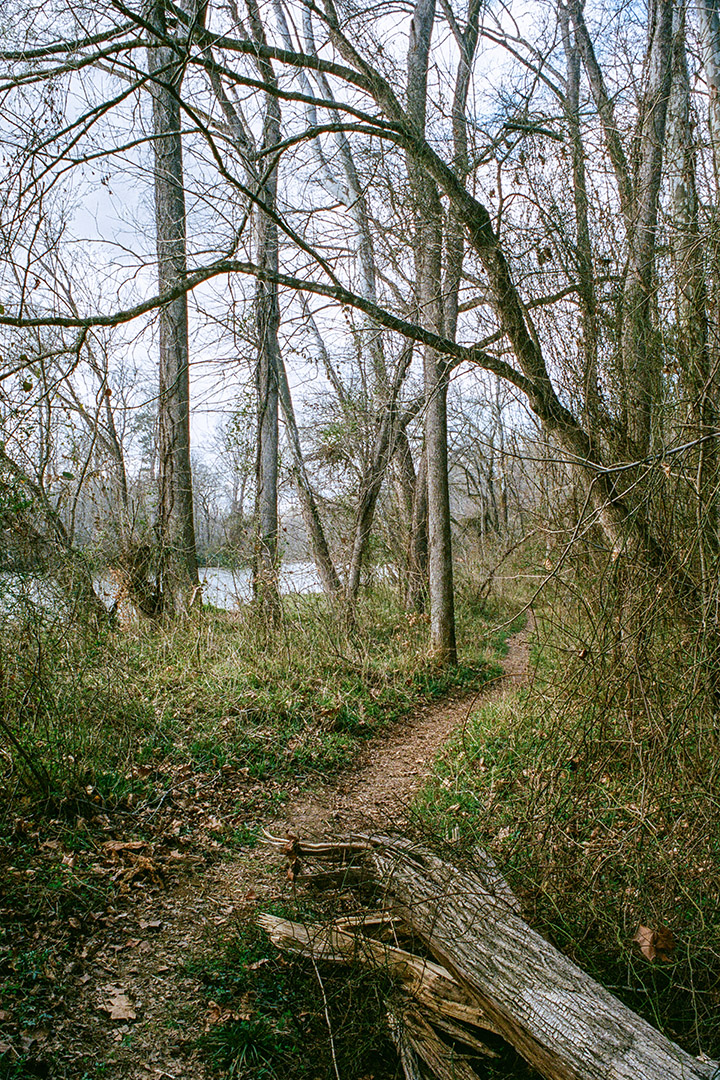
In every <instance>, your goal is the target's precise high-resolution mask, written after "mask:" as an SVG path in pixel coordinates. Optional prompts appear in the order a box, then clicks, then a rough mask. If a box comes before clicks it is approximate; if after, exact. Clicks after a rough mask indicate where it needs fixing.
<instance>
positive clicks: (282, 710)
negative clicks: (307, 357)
mask: <svg viewBox="0 0 720 1080" xmlns="http://www.w3.org/2000/svg"><path fill="white" fill-rule="evenodd" d="M460 625H461V632H460V633H461V648H463V665H462V666H461V667H459V668H457V669H455V670H453V671H443V670H440V669H438V668H437V667H435V666H433V665H432V664H431V663H429V662H428V661H427V659H426V651H427V625H426V622H425V620H423V619H419V618H417V616H413V617H408V616H406V615H405V613H404V612H403V611H402V610H401V608H400V607H399V606H398V604H397V603H396V601H395V600H394V598H393V596H392V594H391V593H390V592H389V591H385V590H383V589H380V590H377V591H376V593H375V594H374V595H373V596H371V597H366V598H364V599H363V600H362V602H361V604H360V605H359V609H358V613H357V624H356V627H355V629H354V632H353V633H352V634H349V633H348V632H347V630H346V629H343V628H342V627H341V626H339V625H338V624H337V623H336V622H335V621H333V620H332V619H331V618H330V617H329V616H328V613H327V610H326V608H325V606H324V604H323V603H322V601H320V600H319V599H318V598H315V597H297V598H289V599H288V600H287V601H286V603H285V606H284V613H283V620H282V622H281V625H280V626H279V627H278V628H277V630H276V631H275V632H273V633H271V634H270V633H267V632H266V631H264V630H263V629H262V628H261V627H259V626H258V624H257V623H255V622H254V621H253V619H252V618H251V616H250V614H249V612H244V613H242V614H239V615H228V614H226V613H222V612H217V611H202V612H198V613H196V614H195V615H194V616H193V617H192V618H191V619H188V620H187V621H186V622H184V623H183V624H181V625H177V626H174V627H158V626H155V627H149V626H148V627H143V628H139V629H137V630H135V631H131V632H125V633H120V632H111V631H109V630H108V631H106V632H104V633H101V634H98V633H92V632H90V631H89V630H88V629H87V628H83V627H81V626H73V625H69V626H68V625H67V623H65V622H63V621H62V619H61V618H60V617H59V616H58V617H54V616H51V615H49V614H48V613H47V612H44V613H43V612H42V611H37V610H33V609H31V608H24V609H23V610H22V611H16V612H15V613H14V615H12V614H11V615H10V616H7V617H6V618H5V621H4V623H3V625H2V626H0V639H1V640H0V717H2V725H0V728H2V730H0V750H1V751H2V755H3V757H2V763H3V769H4V771H5V779H6V787H5V792H4V794H5V799H4V801H3V804H2V807H0V989H1V992H2V1005H0V1008H2V1009H4V1010H6V1011H7V1012H8V1014H9V1016H10V1022H11V1029H10V1036H9V1037H12V1038H14V1036H13V1035H12V1032H13V1031H14V1032H15V1034H17V1031H18V1030H19V1028H18V1024H21V1025H25V1026H27V1027H29V1028H32V1027H36V1026H38V1025H41V1024H42V1023H44V1022H45V1021H44V1019H43V1017H44V1016H45V1014H46V1013H47V1014H48V1015H52V1014H53V1013H54V1010H56V1009H57V1007H58V1001H59V1000H60V999H61V997H62V993H63V988H64V986H65V982H66V981H67V979H71V978H72V976H66V975H64V974H63V973H64V971H65V970H69V967H70V966H71V963H72V961H73V960H74V959H76V954H77V953H78V951H80V949H81V942H82V941H83V940H84V939H85V938H86V937H87V935H89V934H92V933H94V932H95V930H96V928H97V927H98V926H100V927H101V926H102V925H103V919H104V917H105V914H106V913H107V912H108V910H111V909H112V908H113V907H114V906H115V907H116V906H118V905H120V904H122V903H123V902H124V900H123V897H124V895H125V894H129V898H130V899H132V894H133V893H134V892H136V890H138V889H139V890H141V891H142V890H144V889H153V888H162V889H167V888H168V887H170V885H171V883H172V880H173V878H177V876H178V875H180V874H182V873H187V872H195V871H196V869H197V867H198V866H202V865H207V864H208V863H210V862H212V860H213V859H217V858H223V857H226V856H227V855H229V854H233V853H236V852H238V851H240V850H246V849H248V848H251V847H252V846H254V845H255V844H256V843H257V838H258V834H259V828H260V825H261V823H262V821H263V820H267V817H268V815H271V814H273V813H275V812H277V809H278V807H279V806H281V805H282V804H283V802H284V801H285V800H286V799H287V798H288V797H289V795H290V793H291V792H297V791H298V790H299V789H305V788H309V787H312V785H313V784H315V783H317V782H318V780H319V779H320V778H323V779H325V778H327V777H328V776H329V775H332V774H333V773H336V772H338V771H339V770H341V769H342V768H343V767H345V766H346V765H347V764H348V763H350V762H351V761H352V759H353V757H354V755H355V754H356V753H357V751H358V749H359V748H360V747H361V746H362V745H363V744H364V743H365V742H366V741H367V739H368V738H369V737H371V736H372V735H373V734H374V733H376V732H377V731H379V730H381V729H382V728H383V727H385V726H387V725H390V724H392V723H393V722H395V721H396V720H398V719H400V718H403V717H405V716H407V715H408V714H410V713H411V712H412V710H413V709H415V708H416V707H417V706H418V705H420V704H421V703H423V702H427V701H430V700H432V699H433V698H435V697H438V696H441V695H443V694H446V693H448V692H450V691H452V690H453V689H455V688H470V687H474V686H480V685H481V684H482V683H483V681H484V680H486V679H487V678H488V677H489V676H490V675H492V673H493V669H492V667H491V665H490V663H489V662H488V656H490V655H492V646H491V643H489V642H488V641H487V640H486V639H487V632H488V629H487V628H488V621H487V614H486V612H485V611H484V610H483V609H482V608H481V607H480V606H478V605H477V604H475V605H473V604H471V603H468V604H466V605H465V606H464V607H462V606H461V610H460ZM463 635H464V638H463ZM124 841H133V842H134V843H141V842H142V844H143V847H142V848H141V849H137V850H140V851H141V854H142V856H143V858H145V859H146V862H147V863H148V868H146V869H145V870H143V871H142V872H141V873H140V874H139V875H137V876H136V875H135V863H134V862H133V858H134V856H133V852H132V850H130V851H129V852H124V853H123V852H121V853H120V854H116V853H114V848H113V845H114V844H117V843H119V842H124ZM178 855H179V856H181V857H182V858H180V859H178ZM186 856H187V859H188V861H187V868H186V869H184V867H185V866H186V863H185V862H183V858H185V857H186ZM36 934H37V937H36ZM275 967H276V969H277V973H278V975H277V979H276V982H277V981H278V980H280V983H282V979H281V978H280V977H281V976H282V975H283V972H284V970H285V969H284V968H283V965H282V963H281V962H280V961H279V960H278V961H277V962H276V963H275ZM261 974H262V972H261ZM283 977H284V976H283ZM298 977H300V976H298ZM258 978H260V976H258ZM302 979H304V980H305V982H304V983H303V985H306V987H307V988H308V989H307V992H308V993H310V989H309V988H310V987H312V986H315V983H316V982H317V979H316V976H315V973H314V972H307V971H306V972H305V973H304V974H303V975H302ZM359 981H360V982H362V980H361V979H359ZM261 982H262V980H261ZM280 983H278V985H280ZM330 984H332V979H331V980H330ZM339 986H340V984H338V989H337V994H336V997H337V1001H336V1002H335V1004H333V1006H332V1008H333V1010H335V1011H334V1012H333V1016H336V1017H337V1023H339V1024H340V1025H341V1026H344V1027H347V1029H348V1031H349V1032H350V1034H351V1035H352V1032H353V1030H355V1029H354V1028H353V1024H354V1023H355V1016H354V1013H355V999H354V998H350V999H349V1004H347V1005H345V1004H343V999H342V994H341V993H340V988H339ZM263 987H264V983H263V984H262V985H261V986H260V987H259V989H258V993H260V997H261V999H262V1001H265V999H264V998H263V997H262V995H263V994H266V992H267V994H268V995H269V994H270V988H269V987H267V988H265V989H263ZM65 988H66V989H67V990H68V992H71V989H72V988H71V986H70V983H68V984H67V986H66V987H65ZM304 992H305V991H303V993H304ZM319 992H320V991H319V989H318V988H317V987H316V988H315V990H314V991H313V993H315V995H316V998H317V993H319ZM367 992H368V993H370V991H369V990H368V991H367ZM287 993H288V994H290V990H289V989H288V991H287ZM363 993H365V991H363ZM301 997H302V995H301V994H300V992H299V991H298V994H297V997H295V998H293V999H292V1000H293V1002H294V1004H293V1005H292V1009H293V1010H294V1011H295V1013H297V1016H296V1017H295V1019H293V1017H291V1016H290V1014H289V1013H287V1011H286V1012H285V1013H283V1012H282V1010H280V1005H279V1004H277V1003H276V1004H275V1005H273V1004H272V1003H271V1002H270V998H268V1000H267V1001H266V1002H265V1004H264V1005H262V1008H260V1010H259V1013H258V1014H257V1022H255V1019H254V1020H253V1022H252V1023H251V1022H250V1021H247V1022H245V1021H237V1023H236V1024H235V1027H234V1028H233V1030H232V1031H229V1033H228V1037H227V1039H224V1042H223V1039H221V1040H220V1043H219V1044H217V1045H215V1044H214V1043H213V1040H212V1039H210V1041H209V1043H208V1053H209V1054H210V1055H211V1057H212V1059H213V1060H215V1061H216V1062H221V1061H231V1060H232V1062H235V1065H233V1066H232V1067H233V1068H235V1070H236V1075H238V1076H239V1075H241V1073H240V1072H239V1071H238V1070H239V1069H240V1063H241V1062H243V1061H244V1062H245V1064H243V1065H242V1067H243V1068H246V1065H247V1064H248V1063H249V1062H250V1060H251V1059H252V1060H253V1061H254V1065H253V1067H254V1068H256V1069H265V1071H266V1074H267V1075H268V1076H271V1075H273V1071H272V1070H274V1071H275V1072H276V1073H277V1072H278V1070H280V1074H282V1070H283V1069H284V1068H286V1064H287V1061H291V1060H292V1061H294V1060H295V1058H297V1060H298V1061H299V1060H300V1043H299V1042H297V1040H299V1039H300V1038H301V1036H302V1037H304V1036H305V1035H307V1031H306V1027H307V1024H308V1023H310V1021H307V1022H306V1020H305V1019H303V1018H302V1016H300V1013H301V1012H302V1009H301V1006H300V1004H299V1003H300V999H301ZM262 1001H261V1004H262ZM288 1008H289V1006H288ZM313 1008H314V1006H313ZM346 1008H347V1010H348V1011H347V1016H346V1015H345V1013H343V1011H342V1010H343V1009H346ZM278 1010H280V1011H278ZM253 1016H254V1017H255V1013H253ZM314 1022H315V1021H313V1023H314ZM334 1022H335V1021H334ZM358 1022H359V1021H358ZM298 1025H299V1026H298ZM2 1027H3V1025H2V1024H0V1029H2ZM325 1029H326V1023H325V1020H324V1018H323V1019H322V1022H321V1023H320V1024H319V1029H318V1032H316V1033H315V1034H313V1035H312V1038H313V1039H314V1038H316V1036H317V1038H320V1033H321V1031H324V1030H325ZM313 1030H314V1029H313ZM268 1032H271V1033H272V1037H271V1036H270V1035H269V1034H268ZM210 1034H211V1035H213V1036H215V1035H217V1034H218V1032H215V1031H213V1032H212V1033H210ZM373 1037H374V1035H373ZM4 1038H5V1031H3V1030H0V1045H1V1044H2V1042H3V1039H4ZM223 1038H224V1037H223ZM293 1040H296V1041H295V1042H294V1041H293ZM268 1041H269V1042H270V1043H271V1044H272V1046H273V1047H274V1048H275V1049H274V1050H273V1051H272V1053H270V1051H268V1049H267V1045H266V1043H267V1042H268ZM371 1041H372V1040H371ZM276 1051H277V1052H276ZM351 1052H352V1053H354V1052H355V1051H354V1049H353V1038H352V1037H351V1038H350V1039H349V1042H348V1050H347V1053H348V1054H350V1053H351ZM383 1053H384V1051H383ZM263 1055H264V1056H263ZM268 1055H269V1056H268ZM294 1055H295V1056H294ZM265 1058H267V1061H266V1060H265ZM31 1067H32V1062H30V1065H28V1068H31ZM227 1067H228V1068H230V1067H231V1066H230V1065H228V1066H227ZM248 1067H249V1066H248ZM293 1068H295V1066H293ZM21 1069H22V1066H21V1064H20V1062H19V1061H18V1060H16V1059H15V1058H8V1056H7V1055H5V1056H4V1057H2V1058H0V1077H4V1076H5V1075H7V1077H8V1078H9V1077H13V1078H14V1077H15V1076H21V1075H24V1074H23V1073H22V1071H21ZM1 1070H4V1072H3V1071H1ZM19 1070H20V1071H19ZM268 1070H270V1071H268ZM365 1072H366V1073H367V1074H370V1073H372V1072H373V1068H370V1067H368V1068H367V1069H366V1070H365ZM292 1075H298V1076H300V1075H302V1074H301V1073H293V1074H292ZM358 1075H363V1073H362V1072H361V1073H359V1074H358ZM308 1076H309V1077H312V1080H316V1076H317V1073H316V1074H314V1075H313V1074H312V1073H308Z"/></svg>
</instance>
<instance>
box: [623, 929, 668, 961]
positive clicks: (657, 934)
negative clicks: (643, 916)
mask: <svg viewBox="0 0 720 1080" xmlns="http://www.w3.org/2000/svg"><path fill="white" fill-rule="evenodd" d="M633 941H635V942H636V943H637V944H638V945H639V946H640V952H641V953H642V954H643V956H645V957H646V958H647V959H648V960H651V961H652V960H669V959H670V955H671V953H672V952H673V951H674V949H675V938H674V937H673V935H672V933H671V931H670V930H668V929H667V927H665V926H660V927H658V929H657V930H652V929H651V928H650V927H649V926H642V925H640V926H638V928H637V933H636V934H635V937H634V938H633Z"/></svg>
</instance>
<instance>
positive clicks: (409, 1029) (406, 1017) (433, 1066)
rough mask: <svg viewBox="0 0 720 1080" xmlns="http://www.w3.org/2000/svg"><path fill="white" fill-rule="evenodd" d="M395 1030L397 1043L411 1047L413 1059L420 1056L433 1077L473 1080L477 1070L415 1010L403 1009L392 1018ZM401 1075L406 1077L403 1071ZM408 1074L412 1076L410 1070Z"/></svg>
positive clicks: (438, 1078)
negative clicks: (394, 1020)
mask: <svg viewBox="0 0 720 1080" xmlns="http://www.w3.org/2000/svg"><path fill="white" fill-rule="evenodd" d="M396 1030H397V1032H398V1034H399V1037H400V1040H401V1042H404V1043H405V1045H406V1046H408V1047H409V1048H410V1049H412V1051H413V1052H414V1055H415V1057H416V1058H422V1060H423V1061H424V1062H425V1064H426V1065H427V1067H428V1068H429V1069H430V1072H431V1074H432V1075H433V1076H435V1077H437V1080H477V1073H476V1072H475V1071H474V1070H473V1069H472V1068H471V1067H470V1065H469V1064H468V1063H467V1061H466V1060H465V1058H464V1056H462V1055H459V1054H458V1053H457V1052H456V1051H455V1050H453V1049H452V1048H451V1047H450V1046H448V1045H447V1044H446V1043H444V1042H443V1041H442V1039H440V1038H439V1037H438V1036H437V1034H436V1033H435V1032H434V1031H433V1029H432V1027H431V1026H430V1024H429V1023H428V1022H427V1020H426V1019H425V1017H424V1016H423V1014H422V1013H421V1012H420V1011H419V1010H417V1009H413V1008H405V1009H403V1011H402V1013H401V1015H400V1016H399V1017H398V1019H397V1020H396ZM403 1068H405V1066H404V1065H403ZM416 1074H417V1069H416V1070H415V1075H416ZM405 1075H406V1078H407V1075H408V1073H407V1070H406V1072H405ZM410 1075H411V1076H413V1073H412V1072H411V1073H410Z"/></svg>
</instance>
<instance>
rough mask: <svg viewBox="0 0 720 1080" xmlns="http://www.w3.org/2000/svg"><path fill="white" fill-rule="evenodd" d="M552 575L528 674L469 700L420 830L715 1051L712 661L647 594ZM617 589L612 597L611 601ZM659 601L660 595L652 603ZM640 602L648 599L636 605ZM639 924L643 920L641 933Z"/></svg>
mask: <svg viewBox="0 0 720 1080" xmlns="http://www.w3.org/2000/svg"><path fill="white" fill-rule="evenodd" d="M567 578H569V580H565V581H561V582H559V583H558V585H557V588H556V590H555V591H554V592H553V593H552V594H550V593H548V594H547V595H546V596H545V597H544V599H543V602H542V606H541V607H540V608H539V612H538V618H537V628H536V632H535V634H534V637H533V641H534V645H533V650H532V665H531V672H532V682H531V685H530V686H528V687H526V688H524V689H521V690H518V691H514V692H509V693H508V694H507V695H506V696H504V698H502V699H501V700H500V701H499V702H497V703H493V704H487V705H485V706H483V707H480V708H478V709H477V710H476V711H475V712H474V714H473V715H472V716H471V718H470V719H469V721H468V723H467V725H466V726H465V729H464V730H463V731H462V732H460V733H459V734H458V736H457V738H456V739H455V740H454V741H453V742H452V744H451V745H450V746H448V747H447V749H446V750H445V751H444V752H443V754H442V755H441V757H440V759H439V761H438V763H437V766H436V770H435V774H434V777H433V779H432V781H431V782H430V783H429V784H428V785H427V786H426V788H425V789H424V791H423V792H422V793H421V795H420V797H419V799H418V801H417V805H416V814H417V821H418V826H419V827H420V828H421V829H422V831H423V832H424V833H426V834H427V833H428V832H429V833H430V834H431V835H434V836H435V837H436V838H442V840H443V841H444V842H448V841H449V842H450V843H451V844H453V845H454V846H455V847H456V849H457V851H458V857H461V853H462V851H463V850H470V849H472V848H473V847H475V846H476V845H479V846H481V847H482V848H483V849H485V850H487V851H489V852H491V853H492V855H493V857H494V858H495V860H496V861H497V863H498V865H499V866H500V867H501V869H502V870H503V872H504V873H505V874H506V876H507V878H508V880H509V882H510V884H511V886H512V887H513V888H514V890H515V891H516V892H517V894H518V895H519V896H520V897H521V898H522V900H523V902H524V906H525V909H526V913H527V917H528V919H529V921H530V922H531V924H532V925H533V926H535V927H536V928H537V929H539V930H540V931H541V932H543V933H544V934H545V935H546V936H548V937H549V938H550V939H551V940H552V941H553V942H554V943H555V944H556V945H557V946H558V947H559V948H560V949H561V950H562V951H563V952H565V953H566V954H568V955H570V956H571V957H572V958H573V959H574V960H575V961H576V962H577V963H578V964H579V965H580V967H582V968H584V969H585V970H586V971H588V972H589V973H590V974H591V975H593V976H594V977H595V978H597V979H598V980H599V981H601V982H602V983H603V984H604V985H605V986H607V987H608V988H609V989H610V990H611V991H612V992H613V993H615V994H616V995H617V996H618V997H620V998H621V999H622V1000H623V1001H625V1002H626V1003H627V1004H628V1005H629V1006H630V1007H631V1008H633V1009H635V1010H636V1011H638V1012H639V1013H641V1014H642V1015H643V1016H644V1017H645V1018H646V1019H647V1020H649V1021H650V1023H652V1024H654V1025H655V1026H657V1027H659V1028H660V1029H661V1030H662V1031H663V1032H664V1033H665V1034H666V1035H668V1036H669V1037H670V1038H672V1039H675V1040H676V1041H678V1042H680V1043H681V1044H682V1045H683V1046H684V1047H685V1048H686V1049H688V1050H689V1051H690V1052H692V1053H699V1052H704V1053H706V1054H707V1055H709V1056H710V1057H714V1058H717V1057H718V1056H720V1023H719V1022H718V1016H720V797H719V795H718V792H719V790H720V787H719V784H718V781H719V780H720V758H719V757H718V749H719V747H718V734H717V732H718V729H717V712H716V708H717V707H716V706H715V712H713V705H712V703H713V700H714V699H715V698H716V691H715V689H714V687H713V683H714V680H716V677H717V676H716V671H715V670H714V665H715V666H717V664H718V660H717V657H715V655H714V654H713V653H712V652H708V649H707V647H706V643H704V644H703V651H702V658H701V662H700V660H699V656H700V650H699V648H698V647H697V641H696V640H694V639H693V636H692V634H691V633H690V631H689V630H688V629H687V626H686V625H683V620H682V619H679V618H677V616H676V615H673V612H672V611H671V610H670V609H669V608H668V609H667V610H666V609H664V608H663V607H660V606H659V605H658V604H657V598H658V597H660V596H661V595H662V593H661V590H659V589H657V588H656V589H654V597H653V598H651V601H648V599H647V597H645V598H643V597H642V596H637V597H634V598H633V599H634V601H635V602H636V604H637V608H636V611H635V616H637V614H638V612H639V613H641V614H642V622H641V623H638V622H635V624H634V627H633V628H634V629H635V630H636V631H637V633H635V634H634V635H633V636H632V638H630V635H629V634H628V633H627V629H628V621H629V618H630V617H629V616H628V614H627V608H626V607H625V608H620V607H619V605H616V606H613V604H612V603H610V602H609V600H608V596H607V595H605V596H603V595H599V596H598V597H597V606H596V607H595V609H594V610H593V609H591V608H590V607H589V605H588V604H587V596H588V594H589V593H588V592H584V594H583V595H582V597H581V601H580V603H579V604H578V606H577V607H575V608H573V607H571V606H570V605H571V602H572V598H573V597H575V598H577V596H578V595H579V591H577V590H576V589H575V588H574V579H573V578H571V577H570V575H567ZM610 599H611V600H614V599H615V598H612V597H611V598H610ZM653 600H654V602H653ZM643 604H644V605H645V606H643ZM641 928H645V929H641Z"/></svg>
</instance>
